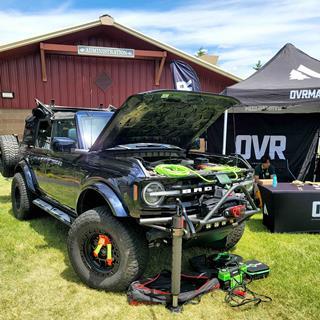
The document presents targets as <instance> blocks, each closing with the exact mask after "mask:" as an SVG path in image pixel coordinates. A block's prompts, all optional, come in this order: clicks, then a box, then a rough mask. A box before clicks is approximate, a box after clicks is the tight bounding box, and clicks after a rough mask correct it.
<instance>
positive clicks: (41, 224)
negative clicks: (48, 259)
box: [29, 210, 81, 283]
mask: <svg viewBox="0 0 320 320" xmlns="http://www.w3.org/2000/svg"><path fill="white" fill-rule="evenodd" d="M29 223H30V226H31V227H32V228H33V229H34V230H35V231H36V232H37V233H39V234H40V235H42V236H43V237H44V240H45V242H46V244H44V245H38V246H37V247H36V248H37V249H38V250H46V249H48V248H55V249H58V250H59V251H61V252H62V253H63V256H64V262H65V264H66V266H67V267H66V269H65V270H64V271H63V272H62V273H61V276H62V278H63V279H65V280H67V281H71V282H76V283H81V281H80V279H79V278H78V276H77V275H76V273H75V272H74V271H73V269H72V266H71V264H70V261H69V257H68V252H67V237H68V230H69V228H68V226H66V225H64V224H63V223H62V222H60V221H58V220H56V219H55V218H53V217H51V216H50V215H49V214H47V213H46V212H42V211H41V210H39V211H38V212H37V213H36V217H34V218H33V219H32V220H30V221H29Z"/></svg>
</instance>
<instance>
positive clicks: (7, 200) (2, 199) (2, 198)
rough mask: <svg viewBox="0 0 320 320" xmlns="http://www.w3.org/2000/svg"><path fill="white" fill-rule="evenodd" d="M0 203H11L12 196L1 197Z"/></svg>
mask: <svg viewBox="0 0 320 320" xmlns="http://www.w3.org/2000/svg"><path fill="white" fill-rule="evenodd" d="M0 202H1V203H5V202H11V196H8V195H2V196H0Z"/></svg>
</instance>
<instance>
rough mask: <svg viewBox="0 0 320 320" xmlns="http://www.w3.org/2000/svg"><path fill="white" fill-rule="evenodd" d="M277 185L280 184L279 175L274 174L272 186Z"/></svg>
mask: <svg viewBox="0 0 320 320" xmlns="http://www.w3.org/2000/svg"><path fill="white" fill-rule="evenodd" d="M277 185H278V179H277V176H276V175H275V174H274V175H273V178H272V186H273V187H274V188H276V186H277Z"/></svg>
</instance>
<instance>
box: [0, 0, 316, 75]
mask: <svg viewBox="0 0 320 320" xmlns="http://www.w3.org/2000/svg"><path fill="white" fill-rule="evenodd" d="M105 13H109V14H110V15H112V16H113V17H114V18H115V20H116V21H118V22H120V23H123V24H125V25H127V26H129V27H132V28H134V29H136V30H139V31H141V32H143V33H145V34H148V35H149V36H152V37H154V38H156V39H158V40H160V41H163V42H165V43H168V44H170V45H173V46H175V47H177V48H179V49H181V50H184V51H186V52H188V53H191V54H194V53H195V52H196V51H197V49H198V48H200V47H204V48H205V49H207V50H208V52H209V53H212V54H217V55H219V57H220V58H219V66H220V67H221V68H223V69H225V70H228V71H230V72H232V73H234V74H235V75H238V76H240V77H243V78H245V77H247V76H249V75H250V74H251V73H252V72H253V69H252V66H253V65H254V64H255V63H256V62H257V61H258V60H261V61H262V62H263V63H264V62H266V61H268V60H269V59H270V58H271V57H272V56H273V55H274V54H275V53H276V52H277V51H278V50H279V49H280V48H281V47H282V46H283V45H284V44H285V43H287V42H291V43H293V44H294V45H296V46H297V47H298V48H300V49H302V50H304V51H306V52H307V53H308V54H310V55H311V56H314V57H315V58H318V59H320V3H319V0H304V1H302V0H299V1H298V0H277V1H276V0H269V1H252V0H242V1H240V0H215V1H205V0H198V1H189V0H185V1H181V0H176V1H169V0H160V1H102V0H96V1H95V0H91V1H88V0H87V1H84V0H77V1H76V0H69V1H68V0H67V1H60V0H56V1H53V0H42V1H41V0H38V1H36V0H29V1H28V0H25V1H21V0H1V1H0V44H4V43H8V42H13V41H16V40H21V39H25V38H29V37H32V36H35V35H39V34H43V33H47V32H50V31H55V30H58V29H61V28H65V27H70V26H74V25H77V24H81V23H85V22H89V21H92V20H96V19H97V18H98V17H99V16H100V15H102V14H105Z"/></svg>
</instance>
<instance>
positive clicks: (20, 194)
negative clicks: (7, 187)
mask: <svg viewBox="0 0 320 320" xmlns="http://www.w3.org/2000/svg"><path fill="white" fill-rule="evenodd" d="M32 200H33V196H32V194H31V192H30V191H29V190H28V187H27V184H26V182H25V179H24V177H23V175H22V174H21V173H20V172H18V173H16V174H15V175H14V178H13V180H12V184H11V202H12V211H13V215H14V216H15V217H16V218H17V219H19V220H27V219H30V218H31V217H32V209H33V208H34V206H33V205H32Z"/></svg>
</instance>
